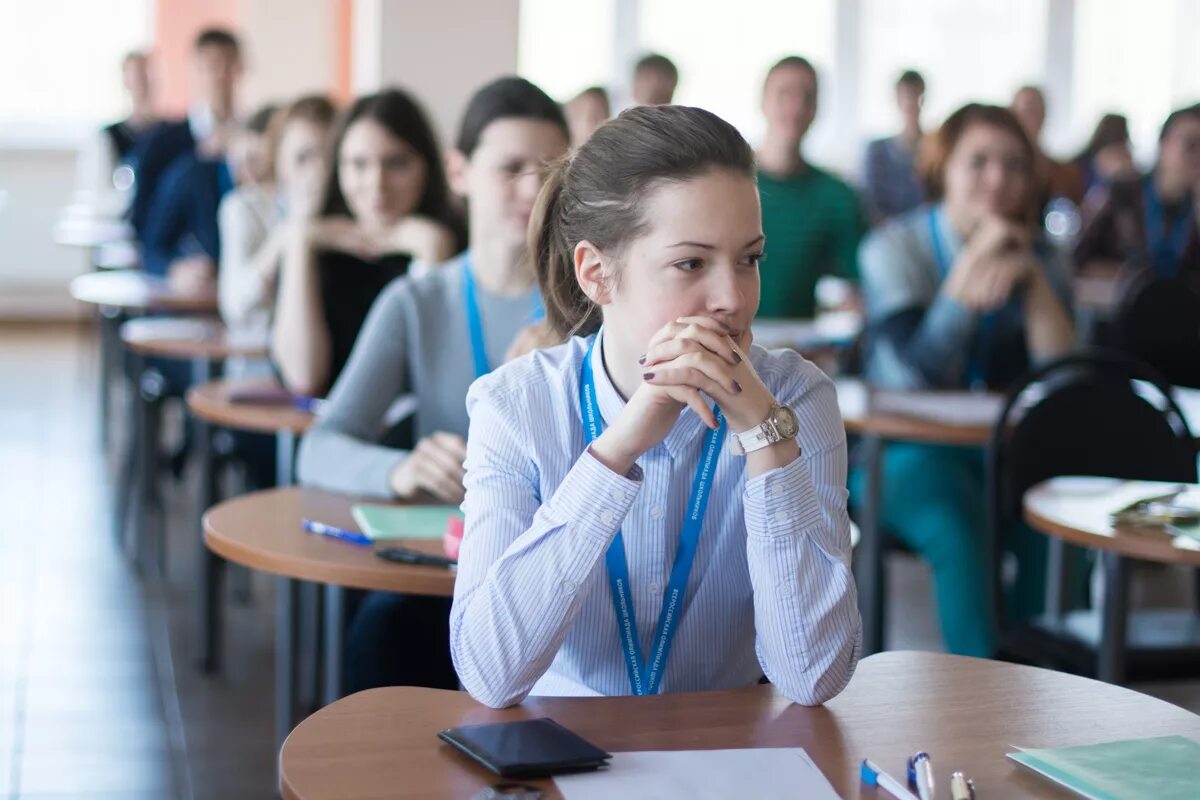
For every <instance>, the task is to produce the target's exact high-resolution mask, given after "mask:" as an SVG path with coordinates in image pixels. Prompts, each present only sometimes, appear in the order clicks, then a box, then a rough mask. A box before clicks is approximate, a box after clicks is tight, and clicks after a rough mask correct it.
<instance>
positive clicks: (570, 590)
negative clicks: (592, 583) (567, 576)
mask: <svg viewBox="0 0 1200 800" xmlns="http://www.w3.org/2000/svg"><path fill="white" fill-rule="evenodd" d="M562 590H563V593H564V594H575V584H574V583H573V582H572V581H563V582H562Z"/></svg>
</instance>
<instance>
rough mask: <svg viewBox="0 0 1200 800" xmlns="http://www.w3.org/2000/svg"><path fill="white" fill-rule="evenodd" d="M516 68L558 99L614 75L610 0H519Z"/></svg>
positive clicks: (611, 7) (564, 99)
mask: <svg viewBox="0 0 1200 800" xmlns="http://www.w3.org/2000/svg"><path fill="white" fill-rule="evenodd" d="M520 15H521V16H520V22H519V24H520V38H519V41H518V43H517V69H518V71H519V72H520V73H521V75H522V76H524V77H525V78H527V79H529V80H531V81H533V82H534V83H536V84H537V85H538V86H540V87H541V88H542V89H543V90H544V91H545V92H546V93H547V94H549V95H550V96H551V97H554V98H556V99H558V100H561V101H566V100H569V99H571V98H572V97H573V96H574V95H576V94H578V93H579V92H580V91H582V90H584V89H586V88H587V87H589V86H593V85H596V84H599V85H601V86H608V85H609V84H610V83H611V81H612V78H613V74H614V69H613V36H614V35H615V34H614V29H613V23H614V9H613V0H570V2H563V0H521V10H520Z"/></svg>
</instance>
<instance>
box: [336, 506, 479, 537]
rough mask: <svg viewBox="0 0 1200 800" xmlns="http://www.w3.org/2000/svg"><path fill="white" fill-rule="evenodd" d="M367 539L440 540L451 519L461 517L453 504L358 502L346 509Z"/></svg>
mask: <svg viewBox="0 0 1200 800" xmlns="http://www.w3.org/2000/svg"><path fill="white" fill-rule="evenodd" d="M350 513H351V514H352V515H353V516H354V521H355V522H356V523H358V527H359V529H361V530H362V532H363V533H364V534H366V536H367V537H368V538H371V539H374V540H376V541H383V540H387V539H441V538H442V537H443V536H445V534H446V529H447V528H448V527H449V526H450V520H451V518H452V517H453V518H457V519H462V514H461V513H460V512H459V510H458V507H457V506H382V505H372V504H370V503H360V504H359V505H356V506H353V507H352V508H351V509H350Z"/></svg>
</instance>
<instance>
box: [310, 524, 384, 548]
mask: <svg viewBox="0 0 1200 800" xmlns="http://www.w3.org/2000/svg"><path fill="white" fill-rule="evenodd" d="M302 524H303V525H304V530H306V531H308V532H309V533H315V534H318V535H320V536H329V537H331V538H333V539H341V540H342V541H343V542H350V543H352V544H363V545H368V546H370V545H372V544H374V542H372V541H371V540H370V539H369V538H367V537H366V536H364V535H363V534H361V533H355V532H354V531H347V530H343V529H341V528H335V527H333V526H332V525H326V524H325V523H324V522H316V521H314V520H311V519H306V520H304V521H303V523H302Z"/></svg>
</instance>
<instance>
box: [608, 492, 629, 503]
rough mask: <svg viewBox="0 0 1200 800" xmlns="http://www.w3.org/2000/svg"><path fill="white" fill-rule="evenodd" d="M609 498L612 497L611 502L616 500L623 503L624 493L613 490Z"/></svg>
mask: <svg viewBox="0 0 1200 800" xmlns="http://www.w3.org/2000/svg"><path fill="white" fill-rule="evenodd" d="M610 496H611V497H612V499H613V500H616V501H617V502H618V503H623V502H625V493H624V492H622V491H621V490H620V489H613V490H612V494H611V495H610Z"/></svg>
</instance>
